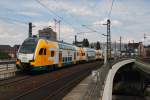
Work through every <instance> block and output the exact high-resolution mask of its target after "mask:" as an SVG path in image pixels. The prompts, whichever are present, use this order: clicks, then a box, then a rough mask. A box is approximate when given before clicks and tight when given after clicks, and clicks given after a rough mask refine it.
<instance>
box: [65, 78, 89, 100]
mask: <svg viewBox="0 0 150 100" xmlns="http://www.w3.org/2000/svg"><path fill="white" fill-rule="evenodd" d="M91 80H92V76H91V75H90V76H88V77H87V78H85V79H84V80H83V81H81V82H80V83H79V84H78V85H77V86H76V87H75V88H73V90H72V91H71V92H70V93H68V94H67V95H66V96H65V97H64V98H63V100H83V97H84V96H85V94H86V93H87V91H88V87H89V84H90V82H91Z"/></svg>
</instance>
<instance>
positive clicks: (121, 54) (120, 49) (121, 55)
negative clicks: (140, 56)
mask: <svg viewBox="0 0 150 100" xmlns="http://www.w3.org/2000/svg"><path fill="white" fill-rule="evenodd" d="M119 41H120V57H121V56H122V54H121V42H122V37H121V36H120V40H119Z"/></svg>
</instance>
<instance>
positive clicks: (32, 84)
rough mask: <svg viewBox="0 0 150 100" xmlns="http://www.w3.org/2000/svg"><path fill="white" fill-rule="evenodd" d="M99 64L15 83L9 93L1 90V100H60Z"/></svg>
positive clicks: (63, 70) (71, 68) (79, 66)
mask: <svg viewBox="0 0 150 100" xmlns="http://www.w3.org/2000/svg"><path fill="white" fill-rule="evenodd" d="M99 64H100V63H98V62H93V63H88V64H81V65H76V66H74V67H68V68H65V69H62V70H58V71H55V72H52V73H47V74H44V75H38V76H35V77H32V78H29V80H26V79H25V81H20V82H18V83H16V82H15V83H14V84H13V88H12V89H11V90H9V89H8V92H7V91H5V92H4V93H3V92H1V90H0V100H34V99H36V100H49V99H50V100H60V98H62V97H63V96H64V95H65V94H66V93H68V92H69V91H70V90H71V89H72V88H73V87H74V86H75V85H76V84H77V83H79V82H80V81H81V80H82V79H83V78H84V77H85V76H87V75H88V74H89V73H90V71H91V70H92V69H95V68H97V67H99V66H97V65H99ZM96 66H97V67H96ZM11 87H12V86H11ZM17 88H19V89H17ZM3 94H4V95H3ZM58 94H59V95H58ZM1 95H2V96H1Z"/></svg>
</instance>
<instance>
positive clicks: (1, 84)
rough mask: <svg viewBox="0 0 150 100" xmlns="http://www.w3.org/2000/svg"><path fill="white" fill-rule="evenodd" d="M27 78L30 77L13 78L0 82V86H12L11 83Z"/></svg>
mask: <svg viewBox="0 0 150 100" xmlns="http://www.w3.org/2000/svg"><path fill="white" fill-rule="evenodd" d="M29 77H30V76H29V75H21V76H17V77H14V78H12V79H8V80H4V81H1V82H0V86H6V85H7V86H8V85H12V84H13V83H16V82H20V81H24V80H26V79H29Z"/></svg>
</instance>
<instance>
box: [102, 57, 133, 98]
mask: <svg viewBox="0 0 150 100" xmlns="http://www.w3.org/2000/svg"><path fill="white" fill-rule="evenodd" d="M132 62H135V59H130V60H124V61H121V62H118V63H116V64H115V65H113V66H112V69H110V70H109V72H108V76H107V78H106V82H105V86H104V91H103V97H102V100H112V89H113V80H114V76H115V74H116V72H117V71H118V70H119V69H120V68H121V67H123V66H124V65H126V64H129V63H132Z"/></svg>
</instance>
